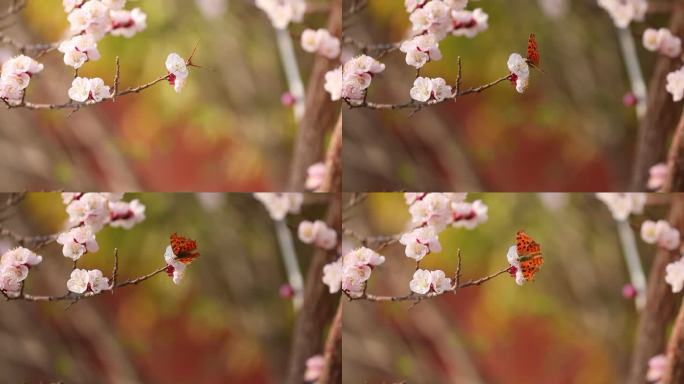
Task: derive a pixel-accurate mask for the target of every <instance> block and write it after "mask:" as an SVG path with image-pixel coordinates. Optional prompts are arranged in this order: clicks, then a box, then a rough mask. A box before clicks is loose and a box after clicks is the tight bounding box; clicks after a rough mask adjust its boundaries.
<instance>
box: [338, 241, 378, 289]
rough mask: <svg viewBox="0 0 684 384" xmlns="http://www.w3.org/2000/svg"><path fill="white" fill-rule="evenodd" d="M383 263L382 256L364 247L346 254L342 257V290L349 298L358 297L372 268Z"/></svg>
mask: <svg viewBox="0 0 684 384" xmlns="http://www.w3.org/2000/svg"><path fill="white" fill-rule="evenodd" d="M384 262H385V257H384V256H381V255H380V254H378V253H377V252H375V251H373V250H372V249H369V248H366V247H361V248H357V249H355V250H353V251H351V252H349V253H347V254H346V255H344V256H343V257H342V283H341V284H342V290H343V291H345V292H346V293H347V294H348V295H349V296H351V297H360V296H361V295H363V291H364V288H365V285H366V281H368V279H370V276H371V272H372V271H373V268H374V267H376V266H378V265H381V264H383V263H384Z"/></svg>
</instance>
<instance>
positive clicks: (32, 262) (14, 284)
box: [0, 247, 43, 296]
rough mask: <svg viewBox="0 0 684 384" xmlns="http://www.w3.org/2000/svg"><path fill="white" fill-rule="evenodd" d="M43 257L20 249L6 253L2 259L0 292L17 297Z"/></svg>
mask: <svg viewBox="0 0 684 384" xmlns="http://www.w3.org/2000/svg"><path fill="white" fill-rule="evenodd" d="M42 261H43V257H42V256H38V255H36V254H35V253H33V252H32V251H31V250H29V249H26V248H23V247H18V248H14V249H11V250H9V251H7V252H5V253H4V254H3V255H2V258H0V290H2V291H3V292H4V293H5V294H6V295H8V296H17V295H19V292H20V290H21V286H22V284H23V281H24V280H26V278H27V277H28V273H29V270H30V269H31V267H33V266H36V265H38V264H40V263H41V262H42Z"/></svg>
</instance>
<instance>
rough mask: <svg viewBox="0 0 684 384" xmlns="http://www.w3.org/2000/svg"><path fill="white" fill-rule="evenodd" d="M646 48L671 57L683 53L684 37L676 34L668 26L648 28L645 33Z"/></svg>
mask: <svg viewBox="0 0 684 384" xmlns="http://www.w3.org/2000/svg"><path fill="white" fill-rule="evenodd" d="M643 43H644V48H646V49H648V50H649V51H651V52H658V53H660V54H661V55H665V56H667V57H670V58H673V59H674V58H676V57H678V56H680V55H681V54H682V39H680V38H679V37H677V36H675V35H673V34H672V32H670V30H669V29H667V28H660V29H654V28H648V29H646V30H645V31H644V35H643Z"/></svg>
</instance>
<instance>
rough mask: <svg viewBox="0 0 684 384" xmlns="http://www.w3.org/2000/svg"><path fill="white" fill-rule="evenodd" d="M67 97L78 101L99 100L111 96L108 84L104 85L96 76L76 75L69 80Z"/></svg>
mask: <svg viewBox="0 0 684 384" xmlns="http://www.w3.org/2000/svg"><path fill="white" fill-rule="evenodd" d="M68 93H69V98H70V99H71V100H73V101H78V102H79V103H85V102H88V101H94V102H96V103H99V102H101V101H102V100H104V99H108V98H110V97H112V93H111V91H110V90H109V86H107V85H105V82H104V80H102V79H100V78H99V77H96V78H94V79H87V78H85V77H77V78H75V79H74V80H73V81H72V82H71V88H69V92H68Z"/></svg>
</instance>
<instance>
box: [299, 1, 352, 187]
mask: <svg viewBox="0 0 684 384" xmlns="http://www.w3.org/2000/svg"><path fill="white" fill-rule="evenodd" d="M330 7H331V8H330V14H329V16H328V26H327V29H328V31H330V33H331V34H332V35H333V36H340V35H341V33H342V0H332V1H331V3H330ZM337 65H338V63H337V62H335V61H333V60H329V59H327V58H325V57H323V56H320V55H319V56H317V57H316V61H315V62H314V65H313V69H312V71H311V75H310V76H309V83H308V86H307V90H306V103H305V104H306V113H305V114H304V116H303V118H302V121H301V122H300V124H299V131H298V132H297V138H296V140H295V148H294V154H293V158H292V165H291V168H290V177H289V183H288V190H289V191H304V190H305V189H306V188H305V184H306V176H307V170H308V168H309V167H310V166H311V165H313V164H315V163H317V162H318V161H320V159H321V158H322V157H323V152H324V148H323V145H324V140H325V134H326V132H327V131H328V130H331V129H333V128H334V124H335V121H336V120H337V117H338V115H339V113H340V108H339V107H338V105H339V104H338V103H333V102H332V101H331V100H330V95H329V94H328V92H326V91H325V88H324V87H323V85H324V83H325V74H326V73H327V72H328V71H329V70H331V69H332V68H333V67H335V66H337Z"/></svg>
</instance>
